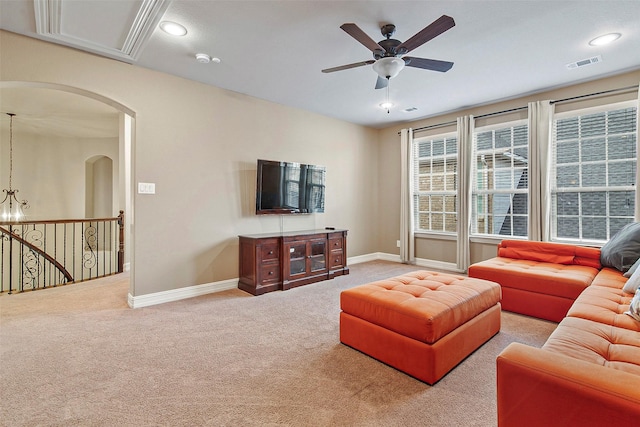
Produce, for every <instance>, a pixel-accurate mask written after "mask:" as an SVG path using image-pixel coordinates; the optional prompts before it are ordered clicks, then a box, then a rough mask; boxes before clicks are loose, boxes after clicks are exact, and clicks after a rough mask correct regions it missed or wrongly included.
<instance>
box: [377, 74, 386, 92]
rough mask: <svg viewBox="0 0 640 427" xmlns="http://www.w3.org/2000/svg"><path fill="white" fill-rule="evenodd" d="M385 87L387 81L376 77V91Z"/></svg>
mask: <svg viewBox="0 0 640 427" xmlns="http://www.w3.org/2000/svg"><path fill="white" fill-rule="evenodd" d="M387 86H389V80H387V79H383V78H382V77H380V76H378V80H377V81H376V89H384V88H385V87H387Z"/></svg>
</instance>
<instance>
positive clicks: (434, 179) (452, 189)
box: [413, 133, 458, 234]
mask: <svg viewBox="0 0 640 427" xmlns="http://www.w3.org/2000/svg"><path fill="white" fill-rule="evenodd" d="M457 146H458V140H457V137H456V134H455V133H453V134H447V135H439V136H436V137H426V138H420V139H414V143H413V150H414V156H413V158H414V167H413V170H414V173H413V175H414V186H413V188H414V192H413V198H414V220H415V230H416V231H418V232H419V231H423V232H444V233H452V234H455V232H456V222H457V218H458V215H457V203H456V192H457V177H458V148H457Z"/></svg>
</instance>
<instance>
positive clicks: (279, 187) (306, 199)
mask: <svg viewBox="0 0 640 427" xmlns="http://www.w3.org/2000/svg"><path fill="white" fill-rule="evenodd" d="M257 172H258V173H257V176H258V182H257V187H256V214H259V215H260V214H298V213H316V212H324V188H325V174H326V169H325V167H324V166H316V165H305V164H300V163H290V162H278V161H273V160H261V159H259V160H258V171H257Z"/></svg>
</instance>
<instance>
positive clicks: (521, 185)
mask: <svg viewBox="0 0 640 427" xmlns="http://www.w3.org/2000/svg"><path fill="white" fill-rule="evenodd" d="M473 145H474V147H473V148H474V154H473V158H474V162H473V176H472V180H473V182H472V210H471V218H472V219H471V220H472V224H471V233H472V234H475V235H498V236H521V237H526V236H527V228H528V191H529V181H528V179H529V143H528V126H527V123H526V121H518V122H512V123H505V124H500V125H496V126H491V127H483V128H477V129H476V131H475V132H474V138H473Z"/></svg>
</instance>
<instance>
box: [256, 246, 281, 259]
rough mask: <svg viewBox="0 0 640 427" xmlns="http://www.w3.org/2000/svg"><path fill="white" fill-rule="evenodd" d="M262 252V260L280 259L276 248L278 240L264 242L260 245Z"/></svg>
mask: <svg viewBox="0 0 640 427" xmlns="http://www.w3.org/2000/svg"><path fill="white" fill-rule="evenodd" d="M260 250H261V252H262V261H273V260H277V259H280V250H279V249H278V242H277V241H274V242H269V243H265V244H263V245H262V246H261V247H260Z"/></svg>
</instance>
